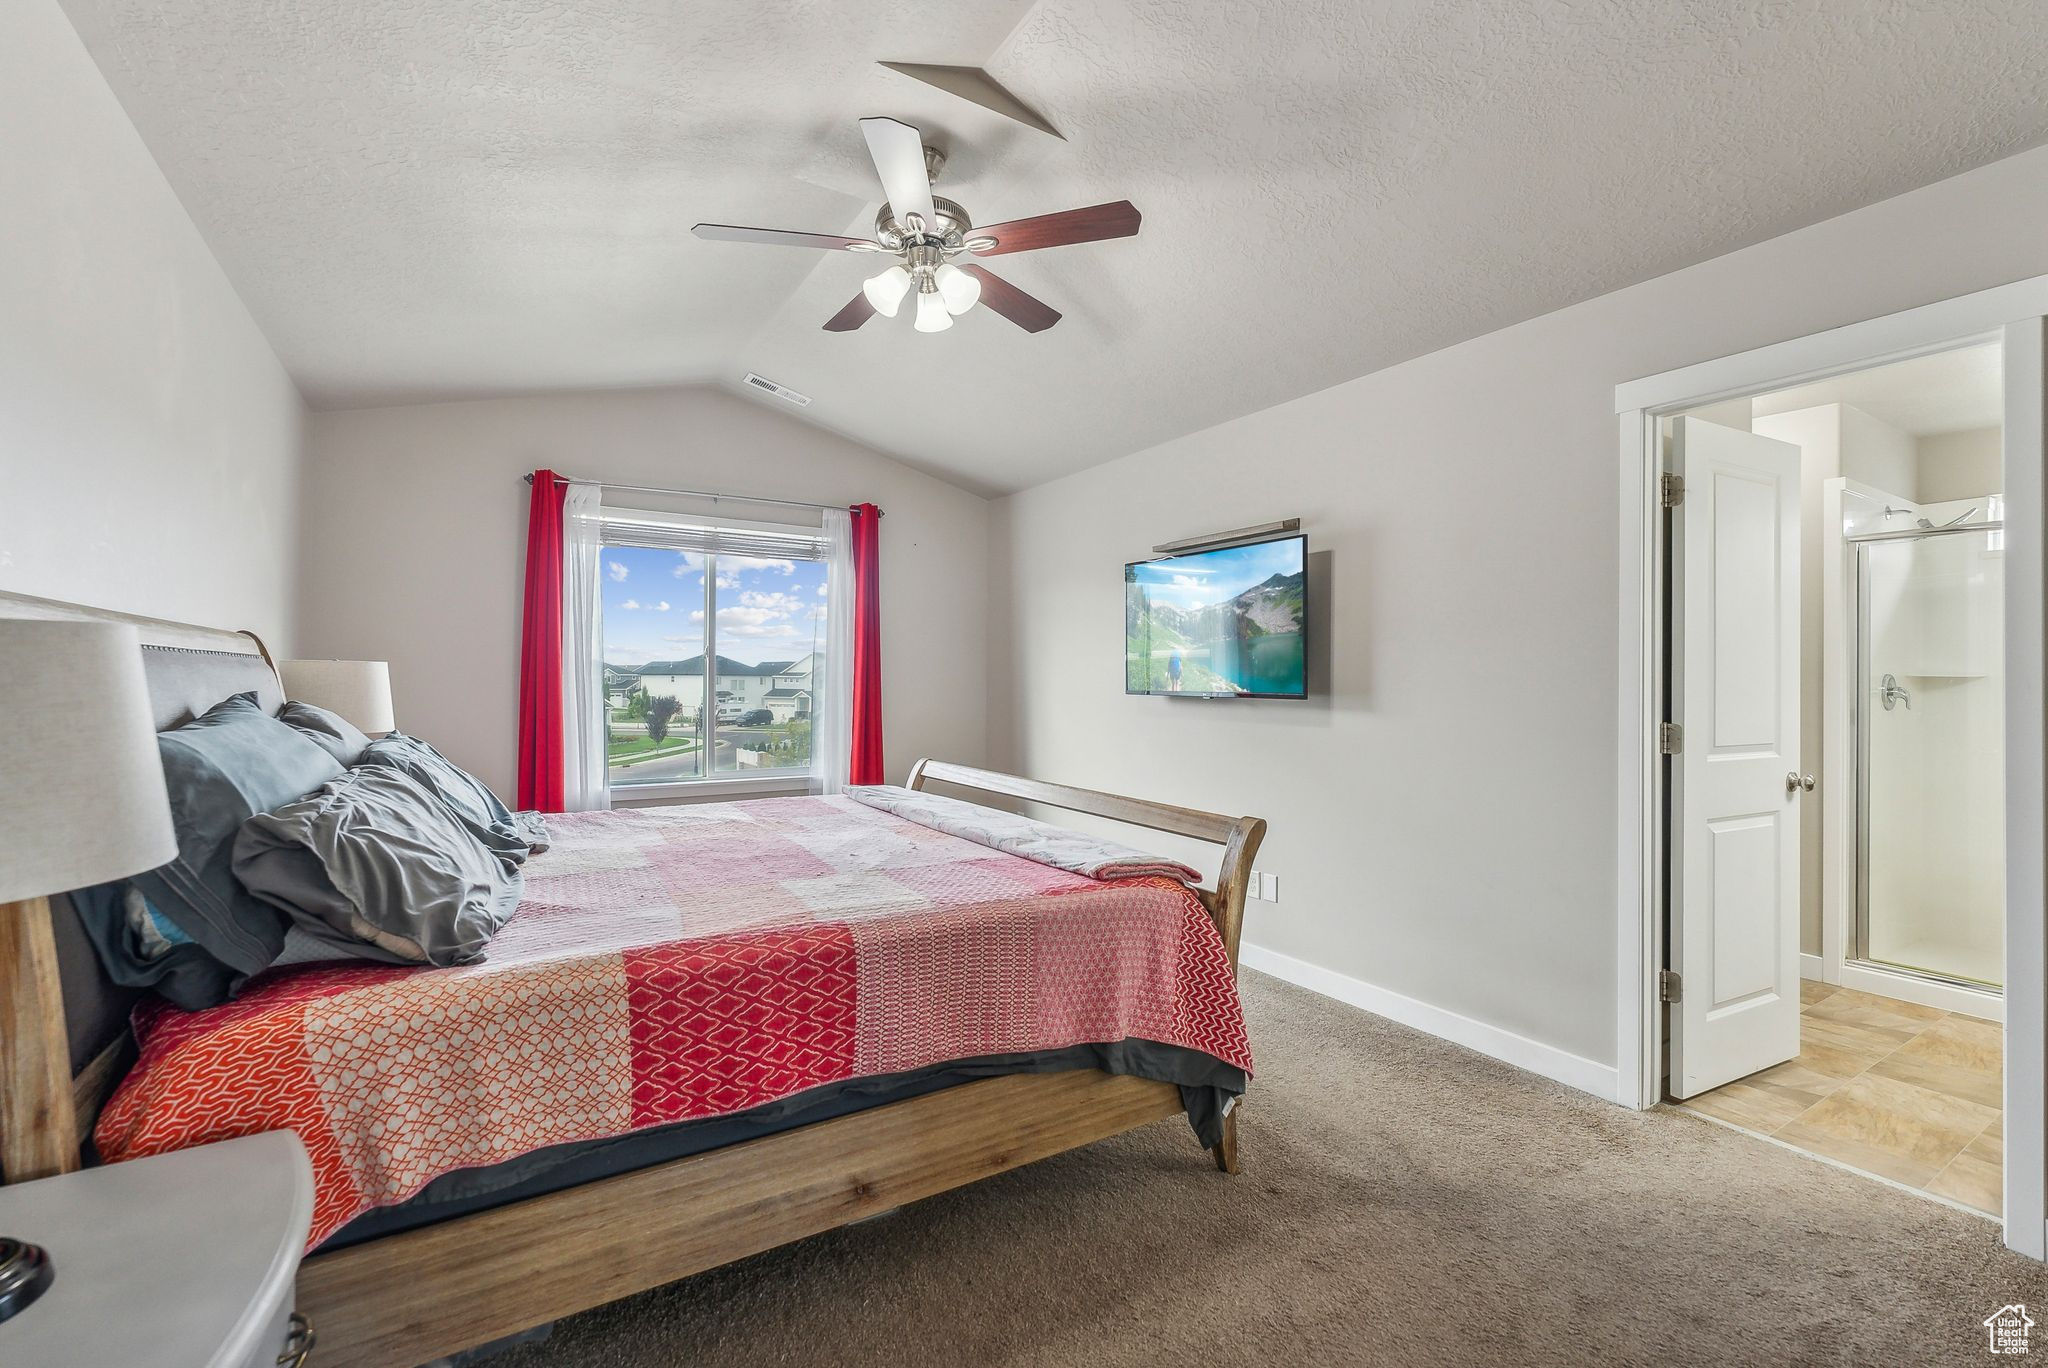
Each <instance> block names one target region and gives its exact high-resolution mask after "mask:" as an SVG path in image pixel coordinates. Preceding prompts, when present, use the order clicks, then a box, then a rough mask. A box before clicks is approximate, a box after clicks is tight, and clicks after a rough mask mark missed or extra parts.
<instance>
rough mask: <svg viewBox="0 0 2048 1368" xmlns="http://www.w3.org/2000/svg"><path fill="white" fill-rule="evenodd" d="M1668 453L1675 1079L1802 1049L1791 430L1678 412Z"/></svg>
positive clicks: (1704, 1080) (1679, 1083) (1739, 1068)
mask: <svg viewBox="0 0 2048 1368" xmlns="http://www.w3.org/2000/svg"><path fill="white" fill-rule="evenodd" d="M1671 455H1672V460H1671V469H1672V470H1673V471H1674V472H1676V473H1677V474H1678V475H1679V476H1680V477H1681V478H1682V479H1683V480H1684V482H1685V484H1684V495H1683V497H1682V499H1681V500H1680V502H1679V505H1678V507H1677V508H1676V509H1675V510H1674V511H1673V515H1672V519H1671V573H1672V577H1673V584H1672V595H1671V614H1672V637H1671V639H1672V661H1671V680H1672V688H1671V696H1672V720H1673V721H1675V722H1676V723H1678V725H1679V727H1680V736H1679V740H1678V745H1679V751H1678V754H1676V755H1675V756H1674V757H1673V758H1672V762H1671V786H1670V792H1671V836H1670V849H1671V860H1672V876H1671V966H1672V968H1673V969H1675V970H1676V971H1677V972H1678V976H1679V984H1678V1001H1677V1003H1676V1004H1675V1005H1674V1006H1673V1007H1672V1010H1671V1082H1670V1089H1671V1095H1672V1096H1673V1097H1690V1096H1692V1095H1693V1094H1695V1093H1700V1092H1705V1091H1706V1090H1707V1089H1709V1088H1714V1087H1719V1086H1720V1085H1721V1084H1723V1083H1726V1082H1728V1081H1729V1080H1731V1079H1735V1078H1741V1077H1743V1076H1744V1075H1745V1074H1752V1073H1755V1072H1756V1071H1757V1070H1759V1069H1767V1068H1769V1067H1770V1066H1771V1065H1773V1064H1779V1063H1783V1062H1784V1061H1785V1060H1788V1059H1790V1058H1792V1057H1793V1056H1794V1055H1796V1054H1798V1053H1799V803H1800V800H1801V796H1802V793H1803V792H1804V789H1803V785H1802V781H1801V776H1800V775H1799V773H1798V768H1799V448H1798V447H1796V446H1793V445H1792V444H1791V443H1789V442H1779V441H1774V440H1772V439H1771V438H1768V437H1759V436H1756V435H1755V434H1754V433H1748V432H1738V431H1736V430H1735V429H1733V428H1725V427H1720V426H1717V425H1715V424H1712V423H1704V422H1701V421H1699V420H1698V419H1696V418H1681V419H1679V420H1678V423H1677V429H1676V432H1675V434H1674V436H1673V439H1672V452H1671Z"/></svg>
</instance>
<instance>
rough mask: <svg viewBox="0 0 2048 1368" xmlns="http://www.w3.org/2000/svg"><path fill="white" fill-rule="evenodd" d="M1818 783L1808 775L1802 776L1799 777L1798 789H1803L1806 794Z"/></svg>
mask: <svg viewBox="0 0 2048 1368" xmlns="http://www.w3.org/2000/svg"><path fill="white" fill-rule="evenodd" d="M1818 782H1819V781H1818V780H1816V779H1815V778H1814V777H1813V776H1812V775H1810V774H1802V775H1800V776H1799V787H1801V788H1803V789H1805V790H1806V791H1807V792H1808V793H1811V792H1813V786H1814V785H1815V784H1816V783H1818Z"/></svg>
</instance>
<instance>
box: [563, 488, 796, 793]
mask: <svg viewBox="0 0 2048 1368" xmlns="http://www.w3.org/2000/svg"><path fill="white" fill-rule="evenodd" d="M603 532H604V550H603V554H602V558H601V564H600V567H599V571H600V575H601V577H602V583H603V602H604V681H605V708H606V712H607V722H608V728H607V730H608V741H607V746H606V757H607V770H608V773H609V776H610V782H611V786H612V787H613V788H615V789H629V788H633V787H636V786H645V785H649V784H674V783H690V782H699V781H712V782H715V781H717V780H720V779H736V778H766V777H770V776H772V775H775V774H785V775H788V776H789V777H791V778H798V777H809V775H810V774H811V769H812V766H811V723H812V709H813V699H814V697H815V696H816V689H815V685H816V683H817V681H818V680H819V679H820V677H821V672H820V668H819V662H820V661H821V659H822V657H823V653H824V649H825V599H826V594H827V593H828V591H829V590H830V587H831V586H830V585H829V584H828V583H827V582H826V581H827V576H826V565H825V543H824V540H823V538H822V536H821V535H820V534H819V532H818V531H817V530H816V529H815V528H802V527H778V526H774V525H771V524H760V523H749V524H730V523H720V524H715V525H714V524H708V523H703V522H695V521H691V520H688V519H686V518H683V517H679V516H677V515H673V514H661V513H641V512H629V511H627V510H623V509H610V508H608V509H606V510H605V513H604V527H603Z"/></svg>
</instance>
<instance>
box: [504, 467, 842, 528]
mask: <svg viewBox="0 0 2048 1368" xmlns="http://www.w3.org/2000/svg"><path fill="white" fill-rule="evenodd" d="M519 478H520V479H522V480H524V481H526V483H528V484H532V483H533V475H532V473H531V472H529V473H527V474H525V475H521V476H520V477H519ZM555 479H556V480H557V481H559V482H560V483H562V484H591V485H596V486H597V487H598V488H599V489H616V490H619V491H621V492H623V493H627V494H667V495H670V496H672V497H675V498H679V499H710V500H711V501H712V502H713V503H718V502H724V503H750V504H780V505H781V506H782V507H784V508H817V509H827V508H844V507H846V505H844V504H821V503H811V502H809V501H808V500H804V499H757V498H754V497H753V496H752V495H748V494H713V493H712V492H711V491H710V490H708V489H663V488H661V487H660V486H659V485H629V484H612V483H610V482H608V481H605V480H586V479H584V478H583V477H582V476H580V475H563V474H560V473H557V474H556V475H555ZM875 516H876V517H878V518H879V517H881V516H882V510H881V509H879V508H877V509H876V510H875Z"/></svg>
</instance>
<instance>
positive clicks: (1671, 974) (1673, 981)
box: [1657, 969, 1685, 1002]
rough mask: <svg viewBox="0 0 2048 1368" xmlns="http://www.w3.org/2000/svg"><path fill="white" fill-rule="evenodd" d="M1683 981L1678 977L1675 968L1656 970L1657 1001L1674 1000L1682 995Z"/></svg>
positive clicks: (1683, 989)
mask: <svg viewBox="0 0 2048 1368" xmlns="http://www.w3.org/2000/svg"><path fill="white" fill-rule="evenodd" d="M1684 993H1685V983H1684V981H1683V980H1681V979H1680V978H1679V977H1678V971H1677V970H1676V969H1659V970H1658V971H1657V1001H1659V1002H1676V1001H1678V1000H1679V998H1681V997H1682V996H1684Z"/></svg>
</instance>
